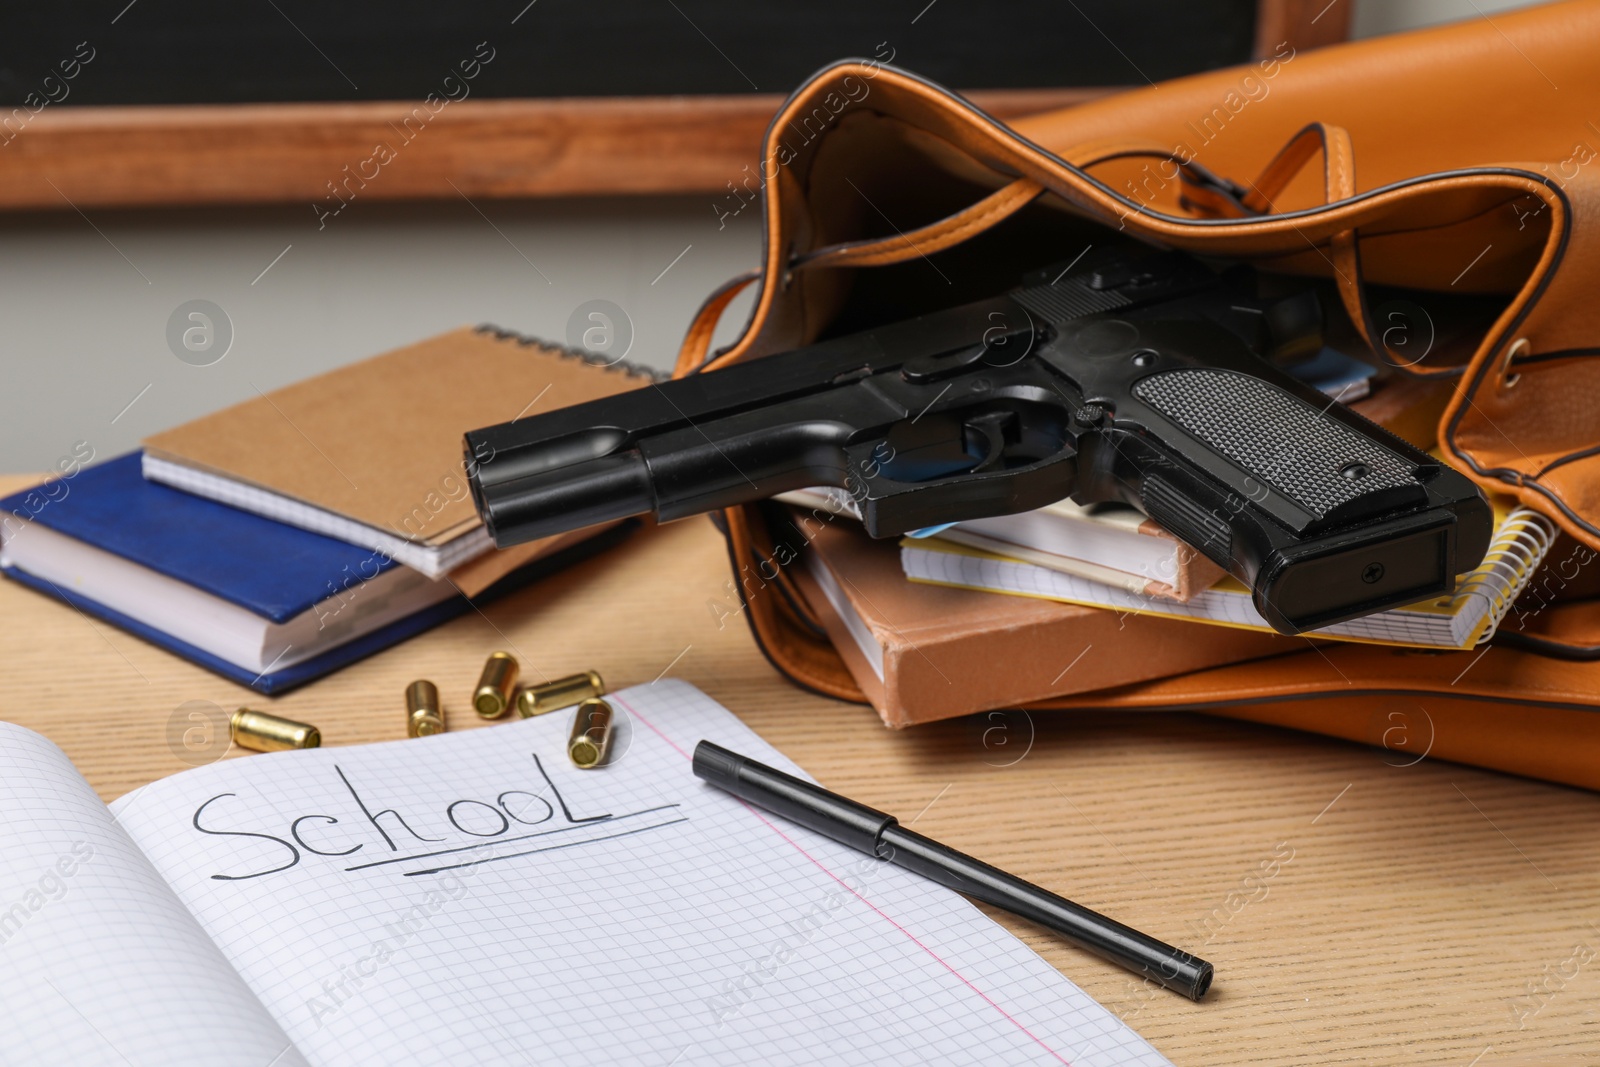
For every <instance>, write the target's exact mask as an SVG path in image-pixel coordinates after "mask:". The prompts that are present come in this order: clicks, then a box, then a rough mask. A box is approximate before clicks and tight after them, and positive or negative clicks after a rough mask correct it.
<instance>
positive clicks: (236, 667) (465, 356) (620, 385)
mask: <svg viewBox="0 0 1600 1067" xmlns="http://www.w3.org/2000/svg"><path fill="white" fill-rule="evenodd" d="M649 380H650V377H649V375H648V373H647V372H643V371H638V370H635V369H634V368H632V367H627V366H621V365H618V366H614V367H600V366H597V365H593V364H590V363H588V362H587V361H585V360H584V359H583V358H582V357H581V356H580V355H578V354H576V353H571V352H566V351H563V350H557V349H552V348H548V347H544V346H540V345H536V344H534V343H532V342H527V341H523V340H522V339H519V338H516V337H514V336H512V335H509V334H505V333H501V332H497V331H490V330H466V329H463V330H457V331H454V332H452V333H448V334H444V335H442V336H440V337H436V338H433V339H431V340H428V341H424V342H422V343H420V344H417V345H412V346H410V347H408V348H403V349H399V350H397V351H394V352H390V353H387V354H385V355H381V356H377V357H374V358H372V359H369V360H366V361H364V362H361V363H357V364H354V365H352V366H349V367H344V368H341V369H339V370H336V371H333V372H331V373H329V374H324V375H321V376H319V377H316V378H312V379H309V380H307V381H305V382H301V383H298V384H296V385H291V386H289V387H287V388H284V389H280V390H277V391H276V392H273V393H268V394H262V395H260V396H257V397H256V398H254V399H252V400H248V401H245V402H244V403H242V404H238V405H235V406H234V407H231V408H228V409H226V410H224V411H220V412H218V413H216V414H214V415H210V416H207V417H206V418H203V419H199V420H197V421H195V422H192V423H189V424H187V425H185V426H180V427H178V428H176V429H174V430H169V431H167V432H165V433H162V434H158V435H156V436H155V437H154V438H151V439H150V440H149V441H147V442H146V451H145V452H143V453H142V454H141V453H131V454H129V455H126V456H121V457H118V458H116V459H112V460H109V461H107V462H104V463H101V464H99V465H97V466H93V467H88V468H85V469H82V470H75V471H74V473H72V474H71V475H65V476H63V477H60V478H57V479H55V480H53V481H51V482H49V483H46V485H45V486H42V487H39V488H37V489H35V490H29V491H25V492H23V493H19V494H17V495H16V496H13V497H11V498H9V499H7V500H4V501H0V520H3V521H0V570H3V572H4V573H5V574H6V575H7V576H9V577H11V578H13V579H15V580H17V581H20V582H22V583H24V584H26V585H29V586H31V587H33V588H35V589H38V590H40V591H41V592H44V593H46V594H48V595H51V596H56V597H59V598H61V599H63V600H66V601H67V602H68V603H71V604H72V605H73V606H75V607H76V608H78V609H79V610H81V611H83V612H85V613H87V614H89V615H93V616H96V617H98V618H101V619H105V620H106V621H108V622H111V623H114V624H115V625H118V626H121V627H123V628H124V629H127V630H129V631H130V632H132V633H135V634H137V635H139V636H141V637H143V638H145V639H146V640H149V641H152V642H153V643H156V644H158V645H161V646H162V647H164V648H167V649H169V650H171V651H173V652H176V653H178V654H179V655H182V656H184V657H186V658H188V659H191V660H193V661H194V662H196V663H199V664H201V665H202V666H205V667H208V668H210V669H212V670H214V671H216V672H218V673H220V674H223V675H225V676H227V677H229V678H232V679H234V680H235V681H238V682H240V683H242V684H245V685H248V686H251V687H253V688H255V689H257V690H259V691H261V692H266V693H275V692H281V691H282V690H284V689H287V688H289V687H292V686H294V685H298V684H300V683H302V682H305V681H309V680H311V679H313V678H316V677H319V676H321V675H323V674H326V673H328V672H329V671H331V670H334V669H337V668H338V667H341V666H344V665H345V664H348V663H351V662H354V661H355V660H357V659H360V658H362V657H364V656H366V655H369V654H371V653H373V652H376V651H378V650H380V649H382V648H385V647H387V646H389V645H392V644H394V643H396V642H398V641H401V640H404V639H405V638H407V637H410V636H411V635H413V634H416V633H420V632H422V631H423V630H426V629H428V628H429V627H432V626H434V625H436V624H438V623H439V622H442V621H444V620H445V619H448V618H452V617H454V616H456V615H459V614H461V613H462V612H464V611H468V610H471V605H472V604H473V603H474V602H481V601H483V600H485V599H488V598H492V597H494V596H497V595H500V594H502V593H504V592H507V591H509V590H511V589H514V588H518V587H520V586H522V585H524V584H526V583H527V582H529V581H531V580H533V579H535V578H537V577H539V576H540V575H543V574H545V573H548V572H550V571H552V570H555V569H557V568H560V567H563V566H566V565H568V564H570V563H572V562H575V561H576V560H578V559H580V558H583V557H584V556H587V555H589V554H591V553H593V552H594V551H597V550H598V549H600V548H603V547H605V546H606V545H608V544H610V543H612V542H614V541H615V540H616V539H618V538H619V537H620V536H622V535H623V534H625V533H626V528H625V527H612V528H609V529H605V530H599V529H594V530H585V531H578V532H576V533H574V534H570V535H566V536H564V537H560V538H550V539H547V540H545V541H540V542H535V543H533V544H529V545H522V546H518V547H517V548H516V549H513V550H510V551H506V552H490V551H489V550H490V549H491V548H492V547H493V546H492V544H491V543H490V540H489V538H488V536H487V534H486V533H485V532H484V530H483V527H482V524H481V523H480V522H479V521H478V519H477V515H476V513H475V511H474V509H473V506H472V501H471V498H470V494H469V493H468V490H467V482H466V469H465V465H464V459H463V456H462V453H461V437H462V434H463V432H464V431H465V430H467V429H471V428H474V427H477V426H483V425H489V424H491V423H495V422H504V421H506V420H508V419H513V418H517V417H520V416H521V415H524V414H526V413H527V412H529V411H532V410H536V409H539V408H543V407H554V406H561V405H565V404H572V403H579V402H581V401H584V400H589V399H593V398H595V397H599V396H605V395H609V394H612V393H616V392H619V391H621V390H624V389H629V388H634V387H637V386H640V385H643V384H644V383H645V382H647V381H649Z"/></svg>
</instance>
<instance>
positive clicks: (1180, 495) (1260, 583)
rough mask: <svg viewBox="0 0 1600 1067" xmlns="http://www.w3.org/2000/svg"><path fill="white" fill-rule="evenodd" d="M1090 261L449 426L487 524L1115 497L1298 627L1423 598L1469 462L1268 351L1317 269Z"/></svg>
mask: <svg viewBox="0 0 1600 1067" xmlns="http://www.w3.org/2000/svg"><path fill="white" fill-rule="evenodd" d="M1258 287H1259V285H1258V279H1256V277H1255V275H1254V273H1253V272H1251V271H1250V270H1249V269H1248V268H1235V269H1233V270H1230V271H1216V270H1213V269H1211V268H1210V267H1209V266H1207V265H1205V264H1202V263H1201V262H1199V261H1197V260H1195V259H1192V258H1190V257H1187V256H1184V255H1181V254H1179V253H1174V252H1153V251H1149V250H1140V251H1138V252H1134V253H1131V254H1130V253H1125V252H1117V253H1115V254H1111V255H1102V256H1100V257H1099V258H1097V259H1095V260H1089V261H1086V262H1084V263H1082V264H1079V265H1077V266H1075V267H1073V268H1071V269H1068V270H1063V271H1062V272H1061V273H1060V275H1059V276H1054V277H1052V276H1051V275H1050V273H1049V272H1048V271H1045V272H1040V273H1039V274H1037V275H1034V276H1031V277H1029V278H1027V279H1024V283H1023V284H1022V285H1021V286H1020V287H1019V288H1016V289H1014V290H1012V291H1010V292H1008V293H1005V294H1004V295H1001V296H997V297H993V298H990V299H987V300H981V301H978V302H976V303H970V304H965V305H962V306H959V307H953V308H948V309H944V310H940V311H936V312H932V313H930V314H925V315H919V316H917V317H914V318H909V319H904V320H901V321H898V322H893V323H889V324H886V325H882V326H878V327H876V328H873V329H869V330H866V331H864V332H861V333H855V334H851V335H849V336H842V337H836V338H831V339H828V340H825V341H821V342H819V343H816V344H812V345H809V346H807V347H805V348H799V349H795V350H793V351H790V352H785V353H781V354H777V355H772V356H768V357H765V358H761V359H756V360H752V361H750V362H748V363H742V364H738V365H735V366H732V367H728V368H726V369H722V370H716V371H710V372H706V373H701V374H693V375H690V376H688V377H685V378H680V379H678V380H675V381H671V382H664V383H661V384H658V385H655V386H650V387H646V388H642V389H637V390H633V391H630V392H626V393H622V394H620V395H617V396H613V397H608V398H605V399H602V400H595V401H591V402H589V403H585V404H577V405H574V406H572V407H569V408H565V409H562V410H558V411H553V412H550V413H548V414H541V415H537V416H534V417H531V418H527V419H523V420H521V421H517V422H510V423H505V424H503V425H499V426H491V427H488V428H487V429H482V430H475V431H473V432H471V433H469V434H467V435H466V451H467V467H468V473H469V481H470V483H471V486H472V494H473V499H474V501H475V502H476V504H477V508H478V513H479V515H481V516H482V517H483V521H484V523H485V525H486V526H487V527H488V530H489V533H490V534H491V535H492V536H493V537H494V540H495V543H496V544H497V545H499V546H500V547H502V548H504V547H506V546H508V545H514V544H518V543H520V542H523V541H528V540H531V539H533V538H537V537H545V536H548V535H551V534H556V533H561V532H564V531H567V530H572V529H576V528H579V527H582V526H587V525H590V524H593V523H600V522H605V521H608V520H614V519H620V518H624V517H627V516H633V515H646V514H648V515H653V516H655V517H656V518H657V519H660V520H662V521H666V520H670V519H677V518H682V517H684V516H687V515H693V514H696V513H699V512H705V511H711V510H714V509H717V508H724V507H728V506H731V505H735V504H742V503H746V502H749V501H755V500H760V499H763V498H766V497H770V496H773V495H774V494H777V493H782V492H787V491H790V490H794V489H800V488H804V487H808V486H819V485H830V486H837V487H842V488H845V489H847V490H848V491H849V492H850V494H851V496H852V497H853V498H854V499H855V502H856V505H857V507H858V508H859V511H860V513H861V519H862V521H863V523H864V524H865V526H866V528H867V531H868V532H869V533H870V534H871V535H872V536H874V537H893V536H896V535H899V534H904V533H907V532H909V531H913V530H918V529H921V528H924V527H929V526H935V525H939V524H943V523H951V522H957V521H960V520H963V519H974V518H980V517H985V516H992V515H1002V514H1009V513H1013V512H1019V511H1027V510H1031V509H1033V508H1037V507H1042V506H1044V505H1046V504H1049V503H1052V502H1054V501H1057V500H1060V499H1062V498H1063V497H1068V496H1070V497H1071V498H1072V499H1073V500H1075V501H1077V502H1079V503H1082V504H1091V503H1097V502H1101V501H1110V500H1119V501H1124V502H1126V503H1128V504H1131V505H1133V506H1134V507H1136V508H1138V509H1140V510H1141V511H1143V512H1144V513H1145V514H1147V515H1149V516H1150V517H1151V518H1152V519H1155V520H1156V521H1157V522H1159V523H1160V524H1161V525H1162V526H1164V527H1166V528H1167V529H1168V530H1170V531H1171V532H1172V533H1174V534H1175V535H1177V536H1178V537H1180V538H1182V539H1183V540H1185V541H1187V542H1188V543H1189V544H1190V545H1192V546H1194V547H1195V548H1196V549H1198V550H1199V551H1201V552H1202V553H1204V554H1205V555H1206V556H1208V557H1210V558H1211V559H1213V560H1215V561H1216V562H1217V563H1218V564H1220V565H1221V566H1222V567H1224V568H1226V569H1227V571H1228V572H1229V573H1231V574H1233V575H1234V576H1235V577H1237V578H1238V579H1239V580H1241V581H1243V582H1244V583H1246V584H1247V585H1249V586H1250V588H1251V590H1252V592H1253V594H1254V602H1255V606H1256V608H1257V610H1258V611H1260V613H1261V615H1262V616H1263V617H1264V618H1265V619H1266V620H1267V621H1268V622H1269V623H1270V624H1271V625H1272V626H1273V627H1274V628H1275V629H1277V630H1278V631H1280V632H1282V633H1286V634H1295V633H1300V632H1302V631H1305V630H1313V629H1316V628H1317V627H1320V626H1327V625H1330V624H1332V623H1336V622H1340V621H1343V620H1345V619H1350V618H1355V617H1357V616H1360V615H1366V614H1370V613H1372V612H1377V611H1382V610H1384V609H1386V608H1391V607H1395V606H1398V605H1401V604H1407V603H1411V602H1413V601H1417V600H1422V599H1425V598H1429V597H1436V596H1442V595H1448V594H1450V593H1451V592H1453V591H1454V589H1455V582H1456V575H1458V574H1460V573H1463V572H1465V571H1468V570H1471V569H1472V568H1474V567H1476V566H1477V565H1478V564H1479V563H1480V562H1481V561H1482V559H1483V556H1484V554H1485V552H1486V551H1487V550H1488V546H1489V540H1490V535H1491V531H1492V526H1493V521H1492V513H1491V511H1490V508H1489V505H1488V503H1487V502H1486V501H1485V500H1484V498H1483V496H1482V494H1480V493H1479V491H1478V489H1477V487H1476V486H1474V485H1473V484H1472V483H1471V482H1470V481H1469V480H1468V479H1467V478H1465V477H1464V476H1462V475H1461V474H1459V473H1458V472H1456V471H1454V470H1452V469H1451V468H1450V467H1448V466H1446V465H1444V464H1442V463H1440V462H1438V461H1436V460H1434V459H1433V458H1432V457H1430V456H1428V455H1427V454H1426V453H1424V452H1421V451H1419V450H1418V449H1416V448H1414V447H1412V446H1411V445H1409V444H1407V443H1406V442H1404V441H1402V440H1400V439H1399V438H1398V437H1395V436H1394V435H1393V434H1391V433H1389V432H1387V431H1386V430H1384V429H1382V428H1380V427H1378V426H1376V425H1374V424H1373V423H1371V422H1369V421H1367V420H1366V419H1364V418H1362V417H1361V416H1359V415H1357V414H1355V413H1354V412H1352V411H1350V410H1349V409H1347V408H1346V407H1344V406H1343V405H1341V404H1339V403H1336V402H1334V401H1332V400H1330V399H1329V398H1328V397H1327V396H1326V395H1324V394H1322V393H1320V392H1318V391H1317V390H1316V389H1314V388H1312V387H1311V386H1308V385H1306V384H1304V383H1303V382H1300V381H1298V380H1297V379H1295V378H1294V377H1293V376H1292V375H1290V374H1288V373H1286V372H1285V371H1283V370H1282V369H1280V367H1279V366H1278V365H1277V363H1276V362H1274V361H1275V360H1276V361H1278V362H1282V361H1284V360H1286V359H1290V358H1293V357H1294V356H1295V355H1296V354H1297V353H1304V352H1305V351H1306V350H1308V349H1309V350H1313V351H1314V350H1317V349H1320V347H1321V344H1322V331H1321V325H1322V316H1321V310H1320V304H1319V303H1318V301H1317V297H1316V293H1315V291H1314V290H1313V289H1312V288H1310V287H1309V286H1307V287H1305V288H1304V289H1302V290H1300V291H1298V292H1296V293H1293V294H1290V295H1287V296H1282V297H1279V298H1277V299H1274V300H1263V299H1260V298H1258V297H1257V296H1256V289H1257V288H1258Z"/></svg>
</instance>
